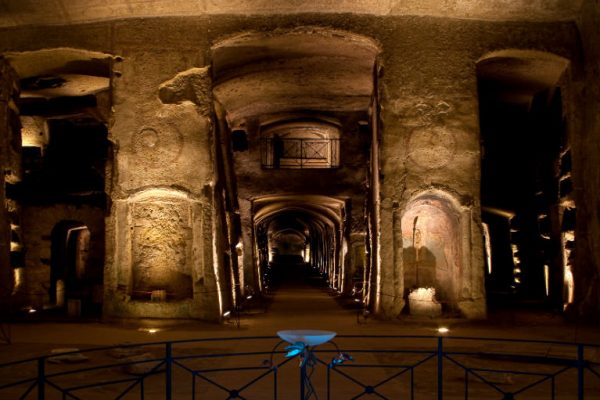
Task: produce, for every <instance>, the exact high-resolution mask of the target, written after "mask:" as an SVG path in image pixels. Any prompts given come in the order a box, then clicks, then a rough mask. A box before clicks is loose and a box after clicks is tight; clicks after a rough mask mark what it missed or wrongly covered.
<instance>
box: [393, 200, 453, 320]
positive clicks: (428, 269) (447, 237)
mask: <svg viewBox="0 0 600 400" xmlns="http://www.w3.org/2000/svg"><path fill="white" fill-rule="evenodd" d="M461 219H462V217H461V214H460V212H459V209H458V207H457V206H456V204H455V202H454V201H453V200H452V198H451V197H450V196H449V195H447V194H445V193H443V192H426V193H422V194H420V195H417V196H415V197H414V198H413V199H412V200H411V201H410V202H409V203H408V205H407V207H406V209H405V212H404V214H403V215H402V222H401V223H402V243H403V249H402V250H403V260H404V269H403V279H404V288H405V290H404V296H405V299H408V297H409V294H410V293H411V292H413V291H416V290H417V289H431V288H433V289H435V298H434V299H433V300H434V302H436V303H437V304H439V303H441V305H442V310H443V311H453V310H455V309H456V308H457V304H458V302H459V296H460V295H459V291H460V288H461V287H462V286H463V282H461V280H462V279H463V274H462V270H463V249H462V246H463V242H462V236H463V232H462V226H461V225H462V222H461ZM409 307H410V304H409Z"/></svg>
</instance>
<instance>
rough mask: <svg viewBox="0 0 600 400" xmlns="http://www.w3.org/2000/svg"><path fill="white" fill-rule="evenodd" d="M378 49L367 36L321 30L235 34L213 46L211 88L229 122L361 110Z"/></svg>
mask: <svg viewBox="0 0 600 400" xmlns="http://www.w3.org/2000/svg"><path fill="white" fill-rule="evenodd" d="M378 52H379V48H378V47H377V45H376V43H374V42H373V41H372V40H370V39H367V38H365V37H362V36H359V35H353V34H349V33H347V32H337V31H333V30H326V29H320V28H303V29H301V30H295V31H292V32H287V33H281V34H278V35H270V34H265V33H256V34H246V35H241V36H236V37H234V38H231V39H228V40H224V41H222V42H220V43H218V44H217V45H215V46H214V47H213V48H212V60H213V75H214V79H215V87H214V89H213V91H214V94H215V98H216V99H217V100H218V101H219V102H220V103H221V104H222V105H223V106H224V109H225V110H226V113H227V119H228V121H229V122H230V124H232V125H235V124H236V123H237V122H239V121H241V120H243V119H245V118H252V117H257V116H260V115H267V114H277V113H284V112H295V111H302V110H319V111H321V112H323V111H334V112H335V111H360V110H366V109H367V108H368V107H369V104H370V101H371V96H372V93H373V68H374V65H375V58H376V56H377V54H378Z"/></svg>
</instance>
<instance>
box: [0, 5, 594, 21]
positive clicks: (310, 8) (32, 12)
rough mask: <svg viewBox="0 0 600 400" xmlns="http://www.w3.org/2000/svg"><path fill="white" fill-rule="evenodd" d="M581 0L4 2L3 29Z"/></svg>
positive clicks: (437, 11) (495, 10) (540, 14)
mask: <svg viewBox="0 0 600 400" xmlns="http://www.w3.org/2000/svg"><path fill="white" fill-rule="evenodd" d="M582 1H583V0H545V1H541V0H536V1H531V0H445V1H440V0H362V1H356V0H312V1H298V0H196V1H190V0H103V1H98V0H44V1H40V0H0V27H7V26H20V25H36V24H70V23H81V22H90V21H101V20H111V19H123V18H139V17H161V16H194V15H205V14H289V13H292V14H294V13H305V12H317V13H356V14H371V15H418V16H435V17H449V18H469V19H487V20H572V19H574V18H575V17H576V15H577V14H578V12H579V10H580V8H581V3H582Z"/></svg>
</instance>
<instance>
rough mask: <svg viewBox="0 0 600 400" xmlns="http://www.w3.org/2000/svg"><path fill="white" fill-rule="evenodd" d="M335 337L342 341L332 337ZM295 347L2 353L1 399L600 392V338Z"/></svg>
mask: <svg viewBox="0 0 600 400" xmlns="http://www.w3.org/2000/svg"><path fill="white" fill-rule="evenodd" d="M334 342H335V343H334ZM334 342H329V343H325V344H323V345H320V346H317V347H315V348H312V349H311V352H312V354H313V355H314V357H312V358H311V360H312V361H313V362H308V363H307V362H303V363H300V362H299V359H298V357H290V358H286V351H285V346H286V345H285V344H282V342H280V340H279V339H278V338H276V337H271V336H255V337H232V338H210V339H197V340H181V341H168V342H151V343H140V344H125V345H119V346H111V347H97V348H91V349H86V350H81V351H75V350H73V351H70V352H63V353H58V354H47V355H43V356H40V357H36V358H31V359H27V360H20V361H14V362H8V363H4V364H0V399H38V400H43V399H62V400H67V399H82V400H83V399H86V400H87V399H90V400H95V399H102V400H105V399H167V400H172V399H211V400H212V399H260V400H264V399H298V398H299V399H301V400H306V399H328V400H331V399H360V398H377V399H394V400H396V399H411V400H414V399H438V400H442V399H498V400H509V399H527V400H530V399H534V400H535V399H578V400H582V399H600V363H599V361H600V346H599V345H593V344H582V343H566V342H558V341H539V340H512V339H495V338H470V337H446V336H395V335H372V336H364V335H360V336H359V335H356V336H353V335H341V336H337V337H336V338H335V341H334Z"/></svg>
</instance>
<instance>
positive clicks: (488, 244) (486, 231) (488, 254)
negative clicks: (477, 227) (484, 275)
mask: <svg viewBox="0 0 600 400" xmlns="http://www.w3.org/2000/svg"><path fill="white" fill-rule="evenodd" d="M483 238H484V240H485V263H486V266H487V270H488V274H491V273H492V238H491V236H490V226H489V225H488V224H486V223H485V222H484V223H483Z"/></svg>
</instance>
